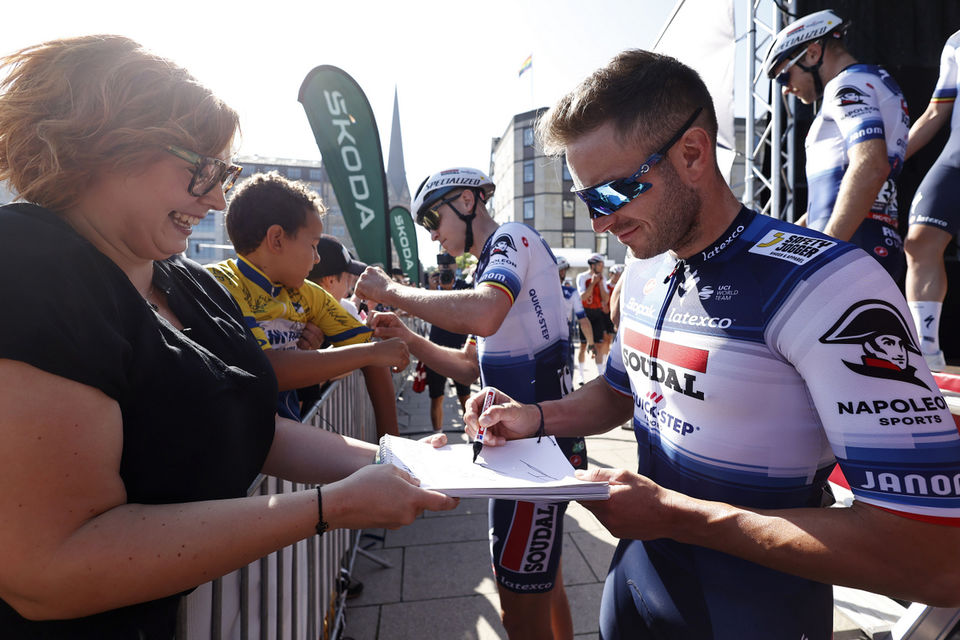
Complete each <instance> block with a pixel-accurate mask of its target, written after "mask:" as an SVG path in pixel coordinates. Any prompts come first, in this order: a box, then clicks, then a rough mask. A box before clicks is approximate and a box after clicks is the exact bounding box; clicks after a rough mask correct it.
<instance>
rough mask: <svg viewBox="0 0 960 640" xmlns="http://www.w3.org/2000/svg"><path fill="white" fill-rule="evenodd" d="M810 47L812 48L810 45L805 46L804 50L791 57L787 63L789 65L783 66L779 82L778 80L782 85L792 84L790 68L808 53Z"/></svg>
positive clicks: (778, 75) (779, 74) (778, 76)
mask: <svg viewBox="0 0 960 640" xmlns="http://www.w3.org/2000/svg"><path fill="white" fill-rule="evenodd" d="M809 48H810V47H805V48H804V49H803V51H801V52H800V53H798V54H797V55H796V56H794V57H793V58H791V59H790V62H788V63H787V66H785V67H784V68H783V70H782V71H781V72H780V73H778V74H777V82H778V83H779V84H780V85H781V86H783V87H785V86H787V85H788V84H790V69H791V68H792V67H793V65H795V64H797V63H798V62H800V58H802V57H803V56H805V55H806V54H807V49H809Z"/></svg>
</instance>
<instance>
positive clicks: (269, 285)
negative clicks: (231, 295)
mask: <svg viewBox="0 0 960 640" xmlns="http://www.w3.org/2000/svg"><path fill="white" fill-rule="evenodd" d="M237 270H238V271H240V273H241V274H243V276H244V277H245V278H246V279H247V280H249V281H250V282H252V283H253V284H255V285H257V286H258V287H260V288H261V289H263V290H264V291H266V292H267V294H268V295H269V296H270V297H271V298H276V297H277V296H278V295H280V292H281V291H283V286H282V285H279V284H274V283H273V282H271V281H270V278H268V277H267V276H266V274H265V273H264V272H263V271H260V269H257V268H256V267H255V266H253V263H251V262H248V261H247V260H245V259H244V258H243V256H237Z"/></svg>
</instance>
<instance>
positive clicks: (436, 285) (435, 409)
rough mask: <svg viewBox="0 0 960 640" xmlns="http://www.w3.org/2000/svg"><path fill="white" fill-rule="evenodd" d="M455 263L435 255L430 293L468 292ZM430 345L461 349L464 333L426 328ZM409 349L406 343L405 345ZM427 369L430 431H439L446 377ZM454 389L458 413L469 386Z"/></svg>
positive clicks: (445, 256)
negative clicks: (431, 429) (458, 406)
mask: <svg viewBox="0 0 960 640" xmlns="http://www.w3.org/2000/svg"><path fill="white" fill-rule="evenodd" d="M456 264H457V261H456V260H455V259H454V257H453V256H451V255H450V254H449V253H441V254H439V255H438V256H437V270H436V271H435V272H434V273H432V274H430V287H429V288H430V289H432V290H434V291H459V290H463V289H469V288H470V285H468V284H467V283H466V282H464V281H463V280H461V279H460V278H458V277H457V274H456V272H455V271H454V267H455V266H456ZM429 340H430V342H432V343H433V344H436V345H439V346H441V347H447V348H450V349H456V350H458V351H459V350H461V349H463V345H464V343H466V341H467V336H466V334H463V333H454V332H452V331H447V330H446V329H443V328H442V327H440V326H438V325H435V324H434V325H431V326H430V337H429ZM408 346H409V343H408ZM426 370H427V391H428V392H429V394H430V422H431V423H432V424H433V430H434V431H441V430H442V429H443V398H444V396H445V391H446V386H447V376H445V375H441V374H439V373H437V372H436V371H434V370H433V369H432V368H431V367H430V365H429V364H427V366H426ZM453 383H454V385H455V386H456V389H457V400H458V401H459V402H460V410H461V412H462V411H463V407H464V405H465V404H466V402H467V398H469V397H470V385H469V384H462V383H460V382H458V381H456V380H454V381H453Z"/></svg>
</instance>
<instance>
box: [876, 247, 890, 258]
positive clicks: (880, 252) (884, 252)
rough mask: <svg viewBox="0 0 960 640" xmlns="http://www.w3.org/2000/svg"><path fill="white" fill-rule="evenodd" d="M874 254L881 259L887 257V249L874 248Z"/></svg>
mask: <svg viewBox="0 0 960 640" xmlns="http://www.w3.org/2000/svg"><path fill="white" fill-rule="evenodd" d="M873 252H874V253H875V254H877V255H878V256H880V257H881V258H886V257H887V248H886V247H874V248H873Z"/></svg>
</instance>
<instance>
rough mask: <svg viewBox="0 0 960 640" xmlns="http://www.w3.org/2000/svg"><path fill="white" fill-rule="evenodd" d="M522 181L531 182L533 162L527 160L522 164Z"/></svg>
mask: <svg viewBox="0 0 960 640" xmlns="http://www.w3.org/2000/svg"><path fill="white" fill-rule="evenodd" d="M523 181H524V182H533V160H527V161H525V162H524V163H523Z"/></svg>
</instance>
